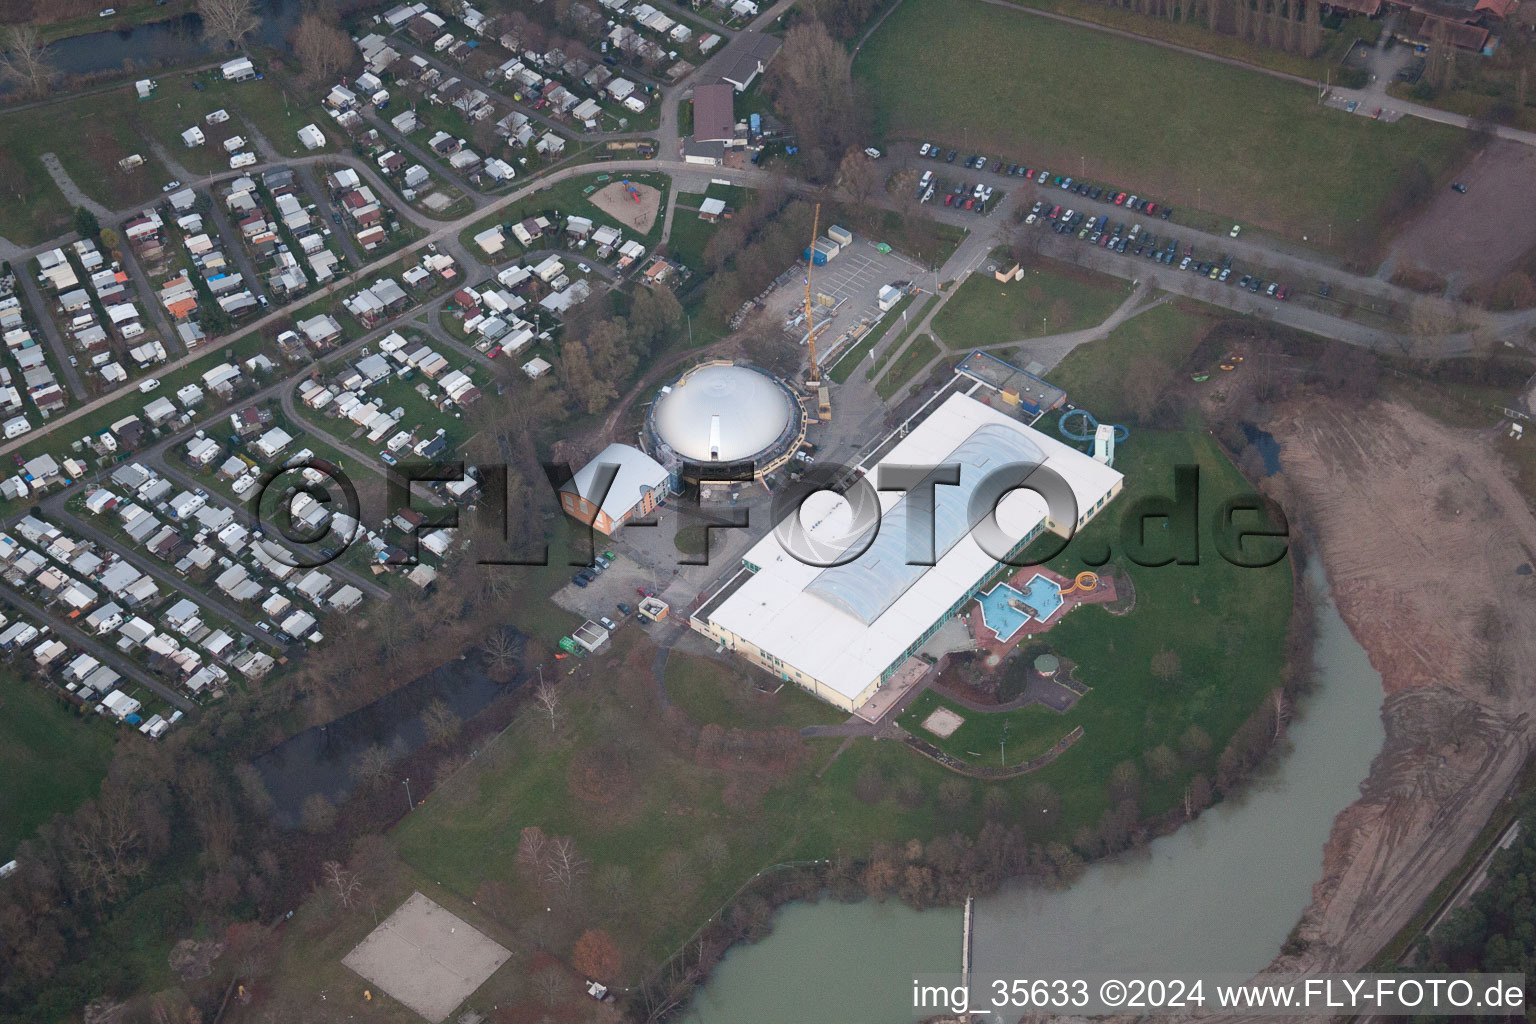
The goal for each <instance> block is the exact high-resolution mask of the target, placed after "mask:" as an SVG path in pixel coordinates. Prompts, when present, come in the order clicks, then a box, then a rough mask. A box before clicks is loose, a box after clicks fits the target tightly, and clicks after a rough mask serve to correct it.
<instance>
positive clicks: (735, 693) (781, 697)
mask: <svg viewBox="0 0 1536 1024" xmlns="http://www.w3.org/2000/svg"><path fill="white" fill-rule="evenodd" d="M759 683H761V684H763V685H765V686H767V687H768V688H769V689H774V688H776V687H777V688H778V692H776V693H764V692H761V691H759V690H758V689H757V685H758V684H759ZM666 684H667V696H668V697H669V698H671V700H672V702H673V703H675V704H676V705H677V706H678V707H680V708H682V709H683V711H684V712H686V713H687V715H688V717H689V718H690V719H692V720H693V721H695V722H698V723H700V724H708V723H710V722H713V723H715V724H716V725H723V726H725V727H726V728H732V727H739V728H742V729H768V728H772V727H774V726H775V725H791V726H794V727H796V728H798V727H800V726H805V725H833V724H835V723H837V722H841V721H844V720H845V719H847V717H848V716H847V715H846V714H844V713H843V712H841V711H838V710H837V709H836V708H834V707H832V706H831V705H830V704H827V703H825V702H823V701H819V700H817V699H816V698H815V697H812V696H811V695H810V694H809V693H806V692H805V691H804V690H802V689H800V688H799V687H798V686H794V685H785V686H782V687H779V684H778V682H777V681H776V680H773V679H769V678H768V677H767V676H764V675H762V674H761V673H756V674H748V670H747V666H746V665H743V664H740V663H729V662H723V661H717V660H715V659H713V658H704V657H700V656H698V655H694V654H682V653H679V652H677V651H673V652H672V653H671V654H670V655H668V657H667V678H666Z"/></svg>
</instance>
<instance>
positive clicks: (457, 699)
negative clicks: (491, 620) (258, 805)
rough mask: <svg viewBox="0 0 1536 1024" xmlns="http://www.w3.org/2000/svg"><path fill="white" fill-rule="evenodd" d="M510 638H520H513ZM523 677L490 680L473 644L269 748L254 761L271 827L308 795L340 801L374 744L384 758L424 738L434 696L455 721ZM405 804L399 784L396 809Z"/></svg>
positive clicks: (287, 820) (293, 814) (291, 817)
mask: <svg viewBox="0 0 1536 1024" xmlns="http://www.w3.org/2000/svg"><path fill="white" fill-rule="evenodd" d="M509 632H511V631H509ZM516 640H517V642H518V643H521V642H522V638H521V636H517V637H516ZM526 675H527V673H522V674H521V675H519V676H518V677H517V678H515V679H513V680H512V682H510V683H499V682H496V681H495V680H493V679H492V678H491V677H490V674H489V672H488V671H487V667H486V663H485V657H484V655H483V654H482V653H481V652H480V650H479V649H478V648H475V649H473V650H471V651H470V652H469V653H467V654H466V655H464V656H463V657H461V658H459V659H457V660H456V661H450V662H448V663H447V664H444V665H440V666H439V667H437V668H436V669H434V670H433V671H431V672H428V673H427V674H426V675H424V676H420V677H418V678H416V679H413V680H412V681H411V682H409V683H407V684H405V685H404V686H402V687H401V688H400V689H398V690H396V691H395V692H393V693H391V694H389V695H388V696H385V697H381V698H379V699H378V700H376V701H374V702H373V703H372V704H368V705H366V706H364V707H361V708H359V709H358V710H356V711H354V712H352V713H351V714H349V715H343V716H342V717H341V718H338V719H336V720H335V721H334V722H330V723H328V724H326V725H317V726H315V727H313V728H310V729H306V730H304V731H303V732H301V733H299V734H298V735H297V736H294V737H292V738H291V739H288V740H285V741H284V742H282V743H280V744H278V745H277V746H276V747H273V748H272V749H271V750H269V751H267V752H266V753H265V754H262V755H261V756H260V757H258V758H256V760H255V761H254V764H255V767H256V770H257V771H258V772H259V773H260V774H261V780H262V782H263V783H265V784H266V787H267V792H268V793H269V794H270V795H271V797H272V800H273V802H274V803H275V804H276V814H275V818H276V820H277V822H278V824H280V825H283V826H285V827H288V828H292V827H293V826H295V825H297V824H298V822H299V812H300V810H301V809H302V808H303V806H304V800H305V798H306V797H308V796H310V795H311V794H313V793H319V794H321V795H322V796H324V797H325V798H326V799H328V800H330V801H331V802H332V803H340V802H341V801H342V800H344V799H346V797H347V794H349V793H351V792H352V787H353V785H354V782H353V779H352V774H351V773H352V766H353V765H354V764H355V763H356V762H357V758H358V755H360V754H361V753H362V752H363V751H364V750H366V749H367V748H369V747H371V746H374V745H378V746H380V747H383V748H384V749H385V750H386V751H388V752H389V753H390V755H391V758H392V759H399V758H400V757H403V756H405V755H406V754H408V753H410V752H411V751H413V750H415V749H417V748H418V747H420V746H422V744H424V743H425V742H426V741H427V736H426V728H425V726H423V725H422V721H421V713H422V712H423V711H425V710H426V708H427V705H429V704H431V703H432V702H433V701H434V700H441V701H442V702H443V703H444V704H446V705H448V708H449V709H450V710H451V711H452V712H453V713H454V714H456V715H458V716H459V718H460V719H464V720H467V719H469V718H471V717H473V716H474V715H475V714H477V713H479V712H480V711H482V710H483V709H484V708H485V707H486V706H487V705H488V704H490V703H491V701H493V700H495V699H496V698H497V697H499V696H501V695H502V694H504V693H508V692H510V691H512V690H515V689H516V688H517V687H518V686H520V685H522V682H523V679H524V678H525V677H526ZM417 795H420V794H417ZM405 801H406V795H405V792H404V789H403V788H402V790H401V794H400V803H401V809H402V810H404V809H405Z"/></svg>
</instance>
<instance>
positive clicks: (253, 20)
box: [197, 0, 261, 47]
mask: <svg viewBox="0 0 1536 1024" xmlns="http://www.w3.org/2000/svg"><path fill="white" fill-rule="evenodd" d="M197 13H198V14H200V15H202V18H203V35H204V36H206V37H207V38H208V39H210V40H212V41H213V42H216V43H228V44H229V45H230V46H235V47H238V46H239V45H240V44H241V43H242V42H243V41H244V40H245V37H246V36H248V35H250V34H251V33H252V32H255V31H256V30H257V29H258V28H260V27H261V17H260V16H259V15H258V14H257V13H256V4H255V2H254V0H197Z"/></svg>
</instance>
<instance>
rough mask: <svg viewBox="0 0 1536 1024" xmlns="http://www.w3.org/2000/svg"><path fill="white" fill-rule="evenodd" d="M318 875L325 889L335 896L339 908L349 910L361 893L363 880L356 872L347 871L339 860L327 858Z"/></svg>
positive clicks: (355, 903)
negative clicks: (339, 905)
mask: <svg viewBox="0 0 1536 1024" xmlns="http://www.w3.org/2000/svg"><path fill="white" fill-rule="evenodd" d="M320 877H321V878H322V879H323V881H324V885H325V888H326V890H327V891H328V892H329V893H330V894H331V895H333V896H335V897H336V902H337V903H340V904H341V909H343V910H351V909H352V908H353V907H355V906H356V905H357V902H358V900H359V899H360V898H361V897H362V894H363V880H362V879H361V878H359V877H358V876H357V872H355V871H348V870H347V869H346V868H344V867H342V866H341V862H340V861H334V860H328V861H326V862H325V863H324V864H322V865H321V866H320Z"/></svg>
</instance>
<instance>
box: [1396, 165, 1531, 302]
mask: <svg viewBox="0 0 1536 1024" xmlns="http://www.w3.org/2000/svg"><path fill="white" fill-rule="evenodd" d="M1533 176H1536V149H1532V148H1531V147H1529V146H1523V145H1521V144H1520V143H1518V142H1509V141H1506V140H1499V141H1497V142H1494V143H1492V144H1491V145H1489V146H1488V148H1487V149H1485V150H1483V151H1482V152H1481V153H1479V154H1478V155H1477V156H1476V157H1474V158H1473V160H1472V163H1471V164H1470V165H1469V166H1468V167H1467V168H1466V169H1465V170H1463V171H1462V172H1461V181H1462V183H1463V184H1465V185H1466V186H1467V192H1466V194H1465V195H1461V194H1459V193H1457V192H1453V191H1452V190H1451V189H1449V188H1446V189H1444V190H1443V191H1442V192H1440V193H1439V194H1438V195H1436V196H1435V199H1434V201H1433V202H1432V203H1430V204H1429V207H1428V208H1427V209H1426V210H1425V211H1424V212H1423V213H1422V214H1421V215H1419V216H1418V217H1417V218H1416V219H1415V220H1414V222H1413V223H1412V224H1411V225H1410V226H1409V227H1408V230H1406V231H1404V232H1403V234H1402V236H1401V237H1400V238H1399V239H1398V240H1397V242H1396V244H1395V245H1394V246H1393V251H1394V252H1395V253H1396V255H1397V264H1398V266H1399V267H1403V266H1415V267H1423V268H1424V269H1426V270H1432V271H1434V272H1435V273H1437V274H1441V275H1443V276H1447V277H1449V276H1451V275H1461V276H1463V277H1464V278H1465V283H1467V284H1484V283H1490V282H1493V281H1497V280H1498V279H1499V278H1500V277H1501V276H1503V275H1504V273H1505V272H1507V271H1508V270H1509V269H1510V268H1511V267H1513V266H1514V265H1515V264H1516V263H1517V262H1518V261H1519V260H1520V259H1521V257H1523V256H1524V255H1525V253H1526V252H1528V251H1529V250H1530V248H1531V246H1532V245H1536V203H1532V202H1531V201H1530V182H1531V180H1532V177H1533Z"/></svg>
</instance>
